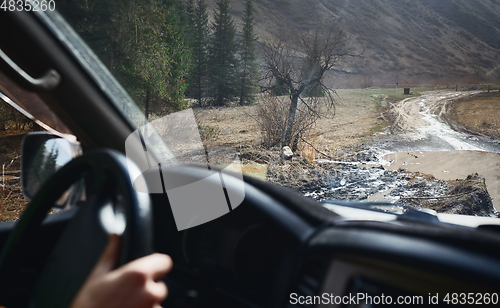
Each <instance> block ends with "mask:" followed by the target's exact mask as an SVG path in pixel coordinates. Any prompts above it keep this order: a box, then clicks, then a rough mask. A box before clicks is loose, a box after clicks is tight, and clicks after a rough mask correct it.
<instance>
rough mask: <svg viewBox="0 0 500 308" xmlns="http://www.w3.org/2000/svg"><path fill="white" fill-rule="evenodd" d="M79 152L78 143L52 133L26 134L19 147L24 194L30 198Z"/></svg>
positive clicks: (80, 151)
mask: <svg viewBox="0 0 500 308" xmlns="http://www.w3.org/2000/svg"><path fill="white" fill-rule="evenodd" d="M81 153H82V149H81V146H80V144H79V143H77V142H76V141H74V142H73V141H70V140H68V139H64V138H61V137H60V136H57V135H55V134H52V133H48V132H33V133H29V134H28V135H26V137H24V139H23V143H22V147H21V182H22V186H23V193H24V196H25V197H26V198H28V199H29V200H31V199H32V198H33V197H34V196H35V195H36V193H37V192H38V191H39V190H40V188H41V187H42V185H43V184H44V183H45V181H47V179H49V178H50V177H51V176H52V175H53V174H54V173H56V171H57V170H58V169H59V168H61V167H62V166H64V165H65V164H67V163H68V162H69V161H70V160H72V159H73V158H75V157H77V156H79V155H81Z"/></svg>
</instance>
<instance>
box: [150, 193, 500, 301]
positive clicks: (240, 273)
mask: <svg viewBox="0 0 500 308" xmlns="http://www.w3.org/2000/svg"><path fill="white" fill-rule="evenodd" d="M247 184H248V183H247ZM257 185H263V186H268V184H257ZM258 188H260V187H255V186H254V185H252V184H248V185H246V188H245V189H246V198H245V201H244V203H242V204H241V205H240V206H239V207H238V208H236V209H234V210H233V211H232V212H231V213H229V214H227V215H225V216H223V217H221V218H219V219H216V220H213V221H211V222H209V223H206V224H203V225H200V226H197V227H194V228H191V229H188V230H185V231H177V230H176V227H175V223H174V220H173V216H172V213H171V211H170V209H169V206H168V198H167V197H166V195H153V196H152V199H153V209H154V213H155V214H154V217H155V236H156V238H155V249H156V250H157V251H159V252H164V253H168V254H169V255H170V256H171V257H172V259H173V260H174V270H173V272H172V274H170V275H169V276H168V277H167V280H166V283H167V285H168V287H169V297H168V298H167V302H166V303H165V306H168V307H326V306H328V307H332V306H333V307H362V305H365V304H370V305H369V306H380V305H383V304H388V303H387V302H386V301H387V300H388V299H389V298H390V300H391V301H392V302H391V304H392V305H394V304H397V303H399V304H401V305H402V304H404V305H408V304H409V303H410V302H402V303H400V302H398V300H399V301H401V300H402V301H405V300H406V301H412V302H411V303H410V304H414V305H420V306H421V305H425V304H429V301H436V302H432V303H431V304H432V305H433V306H435V307H439V306H440V305H445V306H447V307H448V306H451V305H452V302H451V299H452V296H455V297H457V296H460V294H464V293H465V294H468V293H471V292H472V293H473V294H474V296H484V295H487V296H490V304H491V303H493V302H491V295H492V294H497V296H498V295H499V294H500V292H499V291H500V290H499V289H500V288H499V287H498V286H499V285H500V251H499V250H498V248H492V247H500V240H499V236H498V234H497V233H496V231H492V230H489V229H487V228H485V229H481V230H480V229H477V228H470V227H462V226H456V225H451V224H444V223H441V222H432V223H424V222H421V221H412V220H408V219H398V218H397V217H396V216H395V215H390V216H391V217H392V218H391V217H390V218H391V219H392V220H391V219H385V221H382V220H383V219H382V220H381V218H383V216H384V215H382V214H381V213H377V212H373V217H374V219H373V220H369V219H367V217H368V216H369V215H370V212H371V211H369V210H363V209H350V210H351V211H355V212H359V213H358V214H359V215H357V216H358V217H363V220H355V219H354V220H353V219H346V217H342V216H340V215H339V214H337V213H335V211H328V212H323V211H322V210H323V209H324V208H323V207H322V205H321V204H318V203H315V204H306V203H308V202H310V201H306V199H302V197H300V196H298V195H295V194H293V193H289V192H288V191H287V190H283V189H282V188H278V187H273V186H269V187H266V188H264V189H258ZM307 200H308V199H307ZM320 209H321V210H320ZM305 212H309V215H307V214H304V213H305ZM339 212H340V211H339ZM355 216H356V215H355ZM385 216H386V218H387V217H389V216H387V215H385ZM385 216H384V217H385ZM375 218H376V219H375ZM454 294H455V295H454ZM361 295H362V296H365V298H362V299H360V300H358V299H357V298H356V300H355V301H353V300H350V301H349V298H350V297H349V296H351V297H352V296H354V297H356V296H361ZM381 295H384V296H385V300H386V301H384V302H381V301H378V302H367V300H366V299H373V298H376V299H380V296H381ZM447 295H448V299H449V300H450V301H448V302H446V299H447V297H446V296H447ZM335 300H336V301H337V302H335ZM342 300H344V302H342ZM470 300H472V299H470ZM415 301H417V302H415ZM418 301H424V303H423V304H421V303H420V302H418ZM454 303H460V302H456V301H455V302H454ZM497 303H498V302H497ZM410 306H411V305H410ZM363 307H366V306H363Z"/></svg>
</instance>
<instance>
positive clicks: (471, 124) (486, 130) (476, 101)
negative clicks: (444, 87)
mask: <svg viewBox="0 0 500 308" xmlns="http://www.w3.org/2000/svg"><path fill="white" fill-rule="evenodd" d="M452 119H453V120H454V121H456V122H458V123H459V124H461V125H462V126H463V127H465V129H467V130H469V131H472V132H477V133H481V134H484V135H488V136H492V137H495V138H500V92H490V93H481V95H480V96H477V97H474V98H469V99H465V100H460V101H458V102H456V103H455V105H454V107H453V111H452Z"/></svg>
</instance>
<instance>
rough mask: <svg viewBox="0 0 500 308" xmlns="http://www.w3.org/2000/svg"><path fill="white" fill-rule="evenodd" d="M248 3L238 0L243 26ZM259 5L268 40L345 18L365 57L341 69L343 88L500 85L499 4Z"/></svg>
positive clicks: (352, 0)
mask: <svg viewBox="0 0 500 308" xmlns="http://www.w3.org/2000/svg"><path fill="white" fill-rule="evenodd" d="M208 2H209V7H210V8H212V7H213V2H214V1H213V0H209V1H208ZM241 2H242V1H236V0H233V15H234V17H235V19H236V22H237V24H239V19H240V17H241V16H242V11H243V7H242V4H241ZM255 6H256V10H257V16H256V31H257V33H258V35H259V37H260V38H261V40H264V39H268V38H270V37H272V34H273V33H275V32H276V31H280V29H283V28H284V27H285V28H287V27H291V26H293V27H295V28H297V29H298V31H301V32H305V31H310V30H312V29H314V28H315V27H316V26H317V25H318V24H321V23H324V22H325V21H326V20H328V19H330V18H334V17H337V18H338V17H340V18H343V19H344V20H345V22H346V27H347V32H348V34H349V37H350V38H351V43H352V45H353V46H354V47H356V48H357V49H358V50H360V51H362V50H364V51H365V52H364V53H363V58H352V59H347V61H344V62H343V63H342V64H341V65H339V66H338V71H336V72H335V73H334V74H333V77H332V83H333V84H334V85H336V86H343V85H346V86H349V85H353V84H357V85H362V86H369V85H372V84H394V83H395V82H396V81H398V82H399V83H400V84H405V83H411V84H419V83H428V82H430V81H431V80H432V81H433V82H437V81H441V82H442V83H450V84H451V83H454V82H462V83H463V82H467V83H476V82H483V81H490V82H492V81H493V82H495V81H496V82H500V81H499V79H500V0H467V1H465V0H461V1H460V0H439V1H435V0H397V1H396V0H255Z"/></svg>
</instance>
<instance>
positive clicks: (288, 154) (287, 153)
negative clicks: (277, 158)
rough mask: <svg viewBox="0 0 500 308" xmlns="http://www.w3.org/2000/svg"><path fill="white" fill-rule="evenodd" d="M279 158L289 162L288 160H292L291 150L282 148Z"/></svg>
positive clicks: (286, 147)
mask: <svg viewBox="0 0 500 308" xmlns="http://www.w3.org/2000/svg"><path fill="white" fill-rule="evenodd" d="M281 157H282V158H283V159H284V160H290V159H292V157H293V152H292V150H291V149H290V147H288V146H285V147H283V152H282V153H281Z"/></svg>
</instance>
